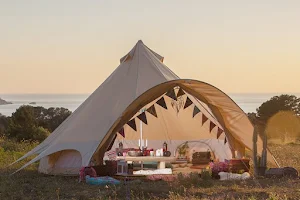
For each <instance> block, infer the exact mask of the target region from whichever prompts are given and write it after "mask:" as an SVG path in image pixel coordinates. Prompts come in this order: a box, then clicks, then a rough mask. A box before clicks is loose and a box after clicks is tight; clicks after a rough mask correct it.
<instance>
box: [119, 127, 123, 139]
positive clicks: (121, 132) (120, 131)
mask: <svg viewBox="0 0 300 200" xmlns="http://www.w3.org/2000/svg"><path fill="white" fill-rule="evenodd" d="M118 133H120V135H122V136H123V138H125V131H124V127H122V128H121V129H120V130H119V131H118Z"/></svg>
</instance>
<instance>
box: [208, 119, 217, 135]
mask: <svg viewBox="0 0 300 200" xmlns="http://www.w3.org/2000/svg"><path fill="white" fill-rule="evenodd" d="M215 127H216V125H215V124H214V123H213V122H212V121H211V122H210V124H209V132H211V131H212V130H213V129H214V128H215Z"/></svg>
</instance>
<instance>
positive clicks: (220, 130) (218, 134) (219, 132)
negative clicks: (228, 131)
mask: <svg viewBox="0 0 300 200" xmlns="http://www.w3.org/2000/svg"><path fill="white" fill-rule="evenodd" d="M222 133H223V130H222V129H221V128H219V127H218V132H217V139H219V137H220V136H221V134H222Z"/></svg>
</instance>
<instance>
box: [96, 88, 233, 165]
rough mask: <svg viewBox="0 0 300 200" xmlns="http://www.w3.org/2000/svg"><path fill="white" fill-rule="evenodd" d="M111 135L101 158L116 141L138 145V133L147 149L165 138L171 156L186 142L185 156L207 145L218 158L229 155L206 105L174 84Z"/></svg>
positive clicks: (202, 150)
mask: <svg viewBox="0 0 300 200" xmlns="http://www.w3.org/2000/svg"><path fill="white" fill-rule="evenodd" d="M141 133H142V134H141ZM114 135H115V137H114V138H113V141H112V142H111V144H110V145H109V148H108V149H107V150H108V152H106V153H105V156H104V159H110V157H111V156H110V155H112V151H114V150H115V149H116V148H118V145H119V142H122V143H123V145H124V148H134V149H138V148H139V146H140V144H141V143H142V142H139V140H140V139H141V135H142V139H143V140H144V145H145V143H146V142H145V141H146V140H147V143H148V144H147V147H148V149H149V148H153V149H159V148H162V147H163V143H164V142H167V144H168V150H169V151H170V152H171V156H178V148H179V147H180V145H182V144H183V143H185V142H188V143H189V144H190V146H191V148H190V150H189V157H192V155H191V153H192V152H193V151H194V152H200V151H201V152H205V151H207V149H209V151H211V152H213V154H214V155H215V157H216V158H217V159H219V160H224V159H230V158H231V157H232V154H231V150H230V148H229V144H228V142H227V141H226V135H225V133H224V131H223V128H222V126H221V125H220V123H219V122H218V121H217V120H216V118H215V117H214V115H213V114H212V112H211V110H210V109H209V107H208V106H207V105H206V104H205V103H203V102H201V101H200V100H198V99H197V98H195V97H194V96H192V95H190V94H188V93H187V92H186V91H184V90H183V89H181V88H180V87H178V86H177V87H174V88H172V89H171V90H169V91H167V92H165V93H164V94H162V95H160V96H159V97H157V98H155V99H154V100H153V101H151V102H150V103H148V104H147V105H145V106H144V107H143V108H142V109H141V110H140V111H139V112H137V113H135V114H134V116H133V117H131V118H130V120H128V121H127V123H126V124H125V125H124V126H123V127H122V128H121V129H120V130H119V131H118V132H116V133H115V134H114ZM95 155H97V154H95Z"/></svg>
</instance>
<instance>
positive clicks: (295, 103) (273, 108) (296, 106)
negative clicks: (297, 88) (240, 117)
mask: <svg viewBox="0 0 300 200" xmlns="http://www.w3.org/2000/svg"><path fill="white" fill-rule="evenodd" d="M256 111H257V117H258V118H259V120H261V121H262V122H264V123H267V121H268V120H269V119H270V118H271V117H272V116H273V115H275V114H276V113H278V112H279V111H293V112H294V113H295V114H296V115H298V116H299V115H300V99H299V98H297V97H296V96H294V95H287V94H283V95H280V96H274V97H272V98H271V99H270V100H268V101H266V102H264V103H263V104H262V105H261V106H260V107H259V108H258V109H256Z"/></svg>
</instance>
